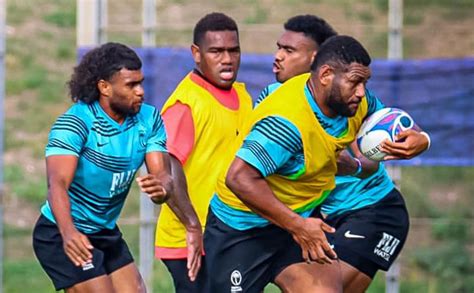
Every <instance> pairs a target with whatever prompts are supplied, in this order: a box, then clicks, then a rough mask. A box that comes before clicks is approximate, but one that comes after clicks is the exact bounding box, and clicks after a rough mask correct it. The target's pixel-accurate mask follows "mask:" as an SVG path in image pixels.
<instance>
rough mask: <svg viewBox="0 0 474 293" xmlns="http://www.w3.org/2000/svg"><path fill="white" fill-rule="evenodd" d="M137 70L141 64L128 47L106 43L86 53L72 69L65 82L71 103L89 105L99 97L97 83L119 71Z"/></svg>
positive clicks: (108, 78)
mask: <svg viewBox="0 0 474 293" xmlns="http://www.w3.org/2000/svg"><path fill="white" fill-rule="evenodd" d="M123 68H125V69H128V70H139V69H141V68H142V62H141V60H140V58H139V57H138V55H137V54H136V53H135V52H134V51H133V50H132V49H130V48H129V47H127V46H125V45H123V44H119V43H106V44H104V45H102V46H100V47H97V48H95V49H92V50H91V51H89V52H87V53H86V55H84V57H83V58H82V60H81V62H80V63H79V64H78V65H77V66H76V67H74V71H73V73H72V75H71V80H70V81H68V82H67V85H68V87H69V94H70V96H71V99H72V101H73V102H78V101H82V102H84V103H86V104H91V103H92V102H94V101H96V100H98V99H99V97H100V93H99V89H98V88H97V83H98V82H99V81H100V80H106V81H108V80H110V78H111V77H112V76H113V75H114V74H115V73H116V72H118V71H120V70H121V69H123Z"/></svg>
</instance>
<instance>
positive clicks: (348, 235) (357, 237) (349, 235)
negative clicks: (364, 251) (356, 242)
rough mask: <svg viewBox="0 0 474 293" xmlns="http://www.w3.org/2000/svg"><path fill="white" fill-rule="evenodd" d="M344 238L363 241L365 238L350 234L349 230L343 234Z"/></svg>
mask: <svg viewBox="0 0 474 293" xmlns="http://www.w3.org/2000/svg"><path fill="white" fill-rule="evenodd" d="M344 237H346V238H356V239H364V238H365V236H363V235H357V234H352V233H351V230H347V231H346V233H344Z"/></svg>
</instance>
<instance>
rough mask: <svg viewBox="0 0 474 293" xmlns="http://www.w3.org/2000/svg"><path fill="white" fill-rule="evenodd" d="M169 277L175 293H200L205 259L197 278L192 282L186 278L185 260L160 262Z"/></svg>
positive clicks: (202, 284) (202, 290)
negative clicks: (171, 278)
mask: <svg viewBox="0 0 474 293" xmlns="http://www.w3.org/2000/svg"><path fill="white" fill-rule="evenodd" d="M161 261H162V262H163V263H164V264H165V266H166V268H167V269H168V271H169V272H170V274H171V276H172V277H173V284H174V288H175V292H176V293H202V292H205V291H206V290H205V289H204V285H205V281H206V277H205V270H206V268H205V263H206V261H205V257H203V258H202V261H201V269H200V270H199V273H198V275H197V278H196V280H195V281H194V282H192V281H191V280H190V279H189V277H188V268H187V260H186V259H166V260H164V259H162V260H161Z"/></svg>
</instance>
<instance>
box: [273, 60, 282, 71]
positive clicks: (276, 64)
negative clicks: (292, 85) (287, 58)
mask: <svg viewBox="0 0 474 293" xmlns="http://www.w3.org/2000/svg"><path fill="white" fill-rule="evenodd" d="M281 69H282V68H281V66H280V65H279V64H278V63H276V62H273V73H278V72H280V71H281Z"/></svg>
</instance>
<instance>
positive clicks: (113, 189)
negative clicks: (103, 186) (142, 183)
mask: <svg viewBox="0 0 474 293" xmlns="http://www.w3.org/2000/svg"><path fill="white" fill-rule="evenodd" d="M135 171H136V169H132V170H129V171H125V172H120V173H114V174H112V184H111V186H110V192H109V195H110V197H113V196H115V195H118V194H121V193H123V192H125V191H127V190H128V187H129V186H130V184H131V183H132V180H133V176H134V175H135Z"/></svg>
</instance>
